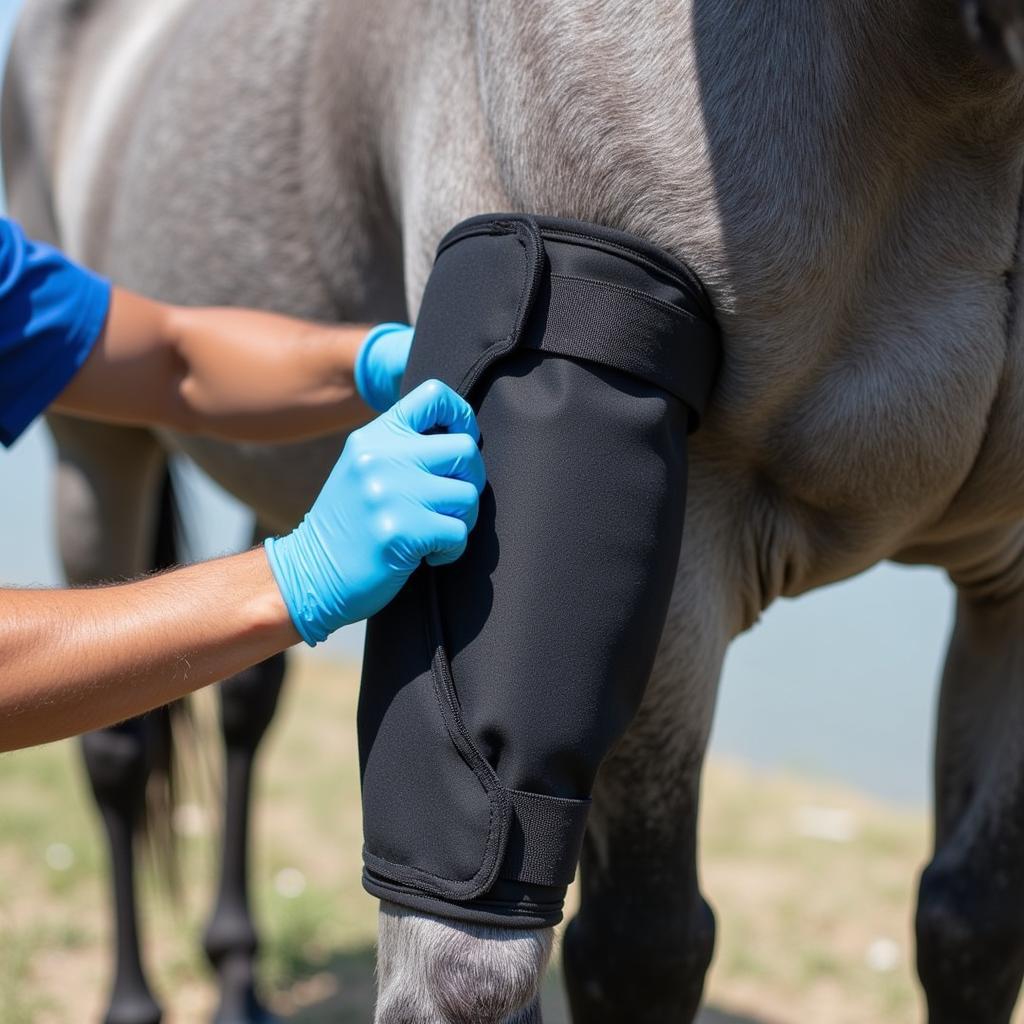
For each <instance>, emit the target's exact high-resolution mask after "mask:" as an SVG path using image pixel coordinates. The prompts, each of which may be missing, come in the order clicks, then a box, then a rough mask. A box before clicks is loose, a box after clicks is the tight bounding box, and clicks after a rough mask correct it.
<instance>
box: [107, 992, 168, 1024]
mask: <svg viewBox="0 0 1024 1024" xmlns="http://www.w3.org/2000/svg"><path fill="white" fill-rule="evenodd" d="M162 1019H163V1010H161V1009H160V1007H159V1005H158V1004H157V1002H156V1000H154V999H153V997H152V996H146V995H139V996H133V997H131V998H129V999H119V1000H118V1001H117V1002H116V1003H112V1004H111V1006H110V1009H109V1010H108V1011H107V1015H106V1017H104V1018H103V1024H160V1021H161V1020H162Z"/></svg>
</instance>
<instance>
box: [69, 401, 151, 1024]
mask: <svg viewBox="0 0 1024 1024" xmlns="http://www.w3.org/2000/svg"><path fill="white" fill-rule="evenodd" d="M51 427H52V429H53V433H54V437H55V438H56V441H57V456H58V463H57V524H58V537H59V543H60V552H61V557H62V559H63V563H64V568H65V571H66V573H67V576H68V580H69V582H70V583H71V584H73V585H80V584H87V583H95V582H97V581H99V580H109V579H117V578H125V577H131V576H135V575H138V574H139V573H141V572H142V571H144V570H145V569H147V568H149V562H150V557H151V551H150V546H151V542H152V538H153V533H154V526H155V517H156V512H157V503H156V494H157V490H158V488H157V485H158V483H159V480H160V474H161V473H162V472H163V471H164V456H163V453H162V452H161V450H160V448H159V446H158V445H157V444H156V442H155V441H154V439H153V438H152V437H151V436H150V435H149V434H147V433H144V432H142V431H137V430H124V429H121V428H115V427H109V426H104V425H99V424H89V423H76V422H73V421H70V420H65V419H63V418H61V417H54V418H53V419H52V420H51ZM154 728H155V722H154V721H153V720H152V719H137V720H134V721H131V722H126V723H124V724H123V725H119V726H115V727H114V728H112V729H101V730H99V731H97V732H93V733H89V734H88V735H86V736H85V737H83V739H82V751H83V754H84V759H85V768H86V771H87V773H88V775H89V781H90V783H91V785H92V791H93V794H94V795H95V798H96V803H97V806H98V808H99V811H100V816H101V819H102V822H103V826H104V830H105V832H106V836H107V843H108V849H109V853H110V866H111V874H112V897H113V904H114V924H115V941H116V958H115V972H114V980H113V985H112V989H111V994H110V999H109V1003H108V1009H107V1012H106V1016H105V1021H106V1022H107V1024H156V1022H157V1021H159V1020H160V1016H161V1013H160V1007H159V1006H158V1004H157V1002H156V1000H155V999H154V998H153V995H152V992H151V990H150V987H149V984H148V983H147V981H146V977H145V972H144V970H143V967H142V959H141V955H140V951H139V933H138V925H137V910H136V905H135V876H134V841H133V840H134V835H135V832H136V830H137V828H138V826H139V824H140V822H141V821H142V814H143V809H144V798H145V791H146V782H147V779H148V776H149V770H150V767H151V764H152V760H151V759H152V749H153V747H152V743H151V740H152V739H153V737H152V735H151V732H152V730H153V729H154Z"/></svg>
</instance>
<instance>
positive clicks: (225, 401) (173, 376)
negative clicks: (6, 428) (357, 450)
mask: <svg viewBox="0 0 1024 1024" xmlns="http://www.w3.org/2000/svg"><path fill="white" fill-rule="evenodd" d="M366 330H367V328H365V327H362V326H353V325H340V326H331V327H325V326H322V325H318V324H313V323H309V322H307V321H303V320H296V319H293V318H291V317H284V316H278V315H275V314H273V313H263V312H258V311H255V310H237V309H189V308H184V307H178V306H169V305H165V304H163V303H159V302H153V301H151V300H149V299H145V298H143V297H141V296H139V295H135V294H134V293H132V292H129V291H125V290H123V289H118V288H115V289H114V292H113V295H112V298H111V305H110V313H109V315H108V318H107V323H106V326H105V328H104V331H103V334H102V336H101V337H100V338H99V340H98V341H97V342H96V345H95V348H94V349H93V351H92V353H91V354H90V356H89V358H88V359H87V360H86V362H85V364H84V365H83V366H82V368H81V369H80V370H79V371H78V373H77V374H76V375H75V377H74V378H73V379H72V381H71V383H70V384H69V385H68V387H67V389H66V390H65V391H64V393H63V394H62V395H61V396H60V397H59V399H58V400H57V402H56V403H55V405H56V407H57V408H58V409H59V410H60V411H62V412H66V413H70V414H72V415H80V416H85V417H89V418H96V419H104V420H108V421H112V422H120V423H130V424H150V425H152V424H155V425H158V426H165V427H169V428H171V429H173V430H177V431H180V432H183V433H201V434H206V435H210V436H215V437H223V438H225V439H228V440H245V441H296V440H301V439H303V438H306V437H312V436H316V435H319V434H327V433H331V432H334V431H341V430H348V429H351V428H352V427H355V426H359V425H360V424H362V423H365V422H367V421H368V420H369V419H370V417H371V415H372V412H371V410H370V409H369V408H368V407H367V406H366V405H365V403H364V402H363V401H362V399H361V398H360V397H359V394H358V392H357V391H356V387H355V382H354V379H353V369H354V365H355V360H356V355H357V353H358V350H359V345H360V343H361V342H362V339H363V337H364V336H365V334H366Z"/></svg>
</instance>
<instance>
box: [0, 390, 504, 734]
mask: <svg viewBox="0 0 1024 1024" xmlns="http://www.w3.org/2000/svg"><path fill="white" fill-rule="evenodd" d="M438 431H440V432H438ZM478 440H479V433H478V431H477V427H476V422H475V419H474V417H473V412H472V410H471V409H470V407H469V406H468V405H467V404H466V402H465V401H464V400H463V399H461V398H460V397H459V396H458V395H456V394H455V392H453V391H451V389H449V388H447V387H445V386H444V385H443V384H441V383H439V382H438V381H428V382H427V383H425V384H423V385H421V386H420V387H419V388H417V389H416V390H415V391H413V392H412V393H411V394H409V395H407V396H406V397H405V398H403V399H402V400H401V401H399V402H398V403H396V405H395V406H394V407H393V408H392V409H391V410H389V411H388V412H387V413H386V414H385V415H383V416H380V417H378V418H377V419H376V420H374V421H373V422H372V423H370V424H368V425H367V426H365V427H363V428H361V429H360V430H356V431H355V432H354V433H353V434H352V435H351V436H350V437H349V439H348V442H347V444H346V446H345V450H344V452H343V453H342V455H341V458H340V459H339V460H338V463H337V464H336V466H335V467H334V470H333V471H332V472H331V475H330V476H329V477H328V479H327V482H326V483H325V484H324V487H323V490H322V491H321V492H320V495H319V497H318V498H317V500H316V502H315V503H314V504H313V507H312V508H311V509H310V511H309V513H308V514H307V515H306V517H305V518H304V519H303V522H302V523H301V524H300V525H299V526H298V527H296V529H295V530H293V531H292V533H290V534H288V535H287V536H284V537H280V538H276V539H273V540H271V541H269V542H268V543H267V545H266V548H265V550H257V551H250V552H248V553H247V554H244V555H238V556H235V557H233V558H227V559H222V560H219V561H216V562H211V563H206V564H203V565H198V566H192V567H190V568H187V569H179V570H176V571H173V572H170V573H165V574H163V575H161V576H155V577H151V578H149V579H145V580H141V581H139V582H136V583H128V584H122V585H119V586H114V587H103V588H98V589H91V590H77V591H49V590H36V591H24V590H0V679H2V680H4V682H3V683H2V684H0V750H6V749H13V748H15V747H22V746H28V745H31V744H33V743H42V742H46V741H48V740H53V739H59V738H61V737H63V736H68V735H72V734H73V733H76V732H81V731H85V730H87V729H93V728H96V727H98V726H100V725H105V724H111V723H112V722H116V721H119V720H121V719H123V718H126V717H129V716H131V715H135V714H139V713H140V712H142V711H145V710H148V709H149V708H152V707H156V706H158V705H160V704H164V703H166V702H167V701H170V700H174V699H175V698H177V697H180V696H183V695H184V694H186V693H189V692H190V691H192V690H194V689H197V688H198V687H200V686H205V685H206V684H207V683H211V682H214V681H215V680H217V679H222V678H224V677H225V676H227V675H230V674H231V673H233V672H237V671H238V670H240V669H241V668H244V667H245V666H247V665H250V664H253V663H255V662H256V661H259V660H261V659H263V658H265V657H267V656H268V655H270V654H272V653H274V652H275V651H278V650H281V649H283V648H284V647H287V646H289V645H291V644H293V643H296V642H297V641H298V640H299V638H300V637H301V638H302V639H304V640H306V641H307V642H308V643H311V644H315V643H317V642H319V641H320V640H323V639H324V638H325V637H326V636H327V635H328V634H329V633H331V632H333V631H334V630H335V629H338V628H339V627H340V626H343V625H346V624H348V623H351V622H357V621H359V620H360V619H363V618H365V617H367V616H369V615H372V614H374V613H375V612H377V611H379V610H380V609H381V608H382V607H384V605H386V604H387V603H388V602H389V601H390V600H391V599H392V597H394V595H395V594H396V593H397V592H398V591H399V589H401V587H402V586H403V585H404V583H405V581H406V580H407V579H408V577H409V576H410V575H411V574H412V572H413V571H414V570H415V569H416V568H417V566H419V565H420V563H421V562H422V561H423V560H427V561H428V562H431V563H432V564H443V563H446V562H451V561H453V560H454V559H456V558H458V557H459V555H460V554H461V553H462V551H463V550H464V549H465V546H466V539H467V536H468V533H469V531H470V530H471V529H472V528H473V525H474V524H475V522H476V516H477V508H478V499H479V494H480V492H481V490H482V489H483V486H484V468H483V461H482V458H481V456H480V450H479V448H478V445H477V442H478Z"/></svg>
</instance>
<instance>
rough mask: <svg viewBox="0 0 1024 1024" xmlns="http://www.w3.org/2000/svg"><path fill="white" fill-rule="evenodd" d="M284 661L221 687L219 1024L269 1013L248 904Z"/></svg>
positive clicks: (215, 947) (213, 929)
mask: <svg viewBox="0 0 1024 1024" xmlns="http://www.w3.org/2000/svg"><path fill="white" fill-rule="evenodd" d="M284 673H285V656H284V654H278V655H275V656H274V657H272V658H268V659H267V660H266V661H263V662H260V664H258V665H254V666H253V667H252V668H250V669H246V670H245V671H244V672H239V673H238V674H237V675H234V676H232V677H231V678H230V679H226V680H225V681H224V682H223V683H221V684H220V687H219V693H220V720H221V729H222V732H223V735H224V750H225V764H224V778H225V785H224V833H223V843H222V847H221V864H220V884H219V886H218V889H217V899H216V903H215V905H214V910H213V914H212V915H211V917H210V923H209V924H208V925H207V927H206V932H205V934H204V936H203V946H204V948H205V950H206V955H207V956H208V957H209V959H210V963H211V964H213V966H214V968H215V969H216V970H217V974H218V978H219V982H220V1005H219V1006H218V1008H217V1012H216V1015H215V1016H214V1021H215V1022H216V1024H257V1022H261V1021H269V1020H271V1019H272V1017H271V1015H270V1014H269V1013H268V1012H267V1011H266V1010H265V1009H264V1007H263V1006H262V1005H261V1004H260V1001H259V999H258V997H257V995H256V984H255V962H256V954H257V950H258V947H259V939H258V936H257V934H256V928H255V925H254V924H253V920H252V913H251V910H250V906H249V884H248V883H249V856H248V854H249V807H250V798H251V787H252V772H253V765H254V762H255V758H256V751H257V749H258V747H259V744H260V741H261V740H262V738H263V735H264V733H265V732H266V730H267V727H268V726H269V725H270V721H271V719H272V718H273V717H274V711H275V710H276V708H277V699H278V695H279V694H280V692H281V686H282V683H283V682H284Z"/></svg>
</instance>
